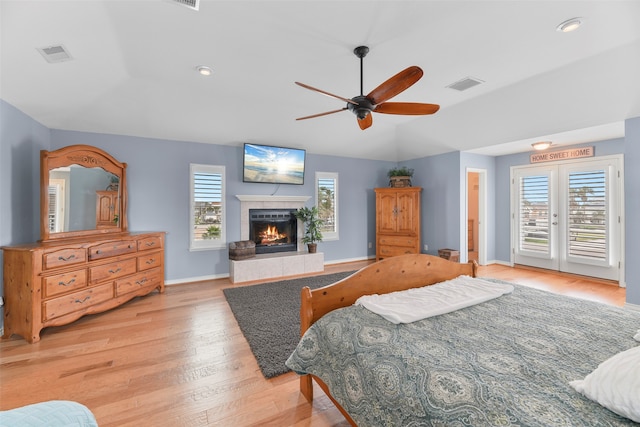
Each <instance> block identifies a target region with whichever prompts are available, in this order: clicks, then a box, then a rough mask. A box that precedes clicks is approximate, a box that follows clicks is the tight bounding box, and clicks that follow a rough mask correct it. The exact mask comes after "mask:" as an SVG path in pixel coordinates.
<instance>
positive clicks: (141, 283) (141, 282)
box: [136, 277, 147, 285]
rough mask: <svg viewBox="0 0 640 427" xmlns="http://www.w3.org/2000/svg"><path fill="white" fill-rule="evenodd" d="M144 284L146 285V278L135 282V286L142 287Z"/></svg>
mask: <svg viewBox="0 0 640 427" xmlns="http://www.w3.org/2000/svg"><path fill="white" fill-rule="evenodd" d="M145 283H147V278H146V277H145V278H144V279H142V280H136V285H144V284H145Z"/></svg>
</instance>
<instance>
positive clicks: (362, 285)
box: [300, 254, 478, 426]
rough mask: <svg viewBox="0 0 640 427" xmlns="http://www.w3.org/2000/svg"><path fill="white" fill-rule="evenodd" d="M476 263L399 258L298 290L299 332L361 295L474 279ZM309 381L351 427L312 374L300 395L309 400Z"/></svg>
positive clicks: (428, 257)
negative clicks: (331, 281) (338, 279)
mask: <svg viewBox="0 0 640 427" xmlns="http://www.w3.org/2000/svg"><path fill="white" fill-rule="evenodd" d="M477 269H478V264H477V263H476V262H475V261H471V262H469V263H467V264H459V263H457V262H451V261H448V260H446V259H444V258H439V257H437V256H433V255H423V254H420V255H402V256H397V257H391V258H386V259H383V260H382V261H379V262H376V263H374V264H371V265H368V266H367V267H364V268H363V269H361V270H359V271H357V272H355V273H353V274H352V275H351V276H349V277H346V278H344V279H342V280H340V281H338V282H336V283H333V284H331V285H327V286H324V287H322V288H318V289H314V290H311V289H309V287H308V286H305V287H304V288H302V292H301V301H300V302H301V303H300V333H301V335H303V334H304V333H305V332H306V330H307V329H309V328H310V327H311V325H312V324H313V323H315V322H316V321H317V320H318V319H320V318H321V317H322V316H324V315H325V314H326V313H328V312H330V311H332V310H335V309H337V308H340V307H346V306H350V305H352V304H353V303H355V301H356V300H357V299H358V298H359V297H360V296H362V295H370V294H387V293H390V292H395V291H403V290H406V289H411V288H418V287H422V286H427V285H433V284H434V283H439V282H443V281H445V280H450V279H454V278H456V277H458V276H462V275H467V276H471V277H476V273H477ZM312 379H313V380H315V381H316V383H318V385H319V386H320V388H321V389H322V390H323V391H324V392H325V394H326V395H327V396H328V397H329V399H331V400H332V401H333V403H334V404H335V405H336V407H337V408H338V409H339V410H340V412H341V413H342V415H344V417H345V418H346V419H347V421H349V423H350V424H351V425H353V426H355V425H356V424H355V422H354V421H353V420H352V419H351V417H350V416H349V414H347V412H346V411H345V410H344V409H343V408H342V406H340V404H339V403H338V402H336V401H335V399H334V398H333V396H331V393H329V389H328V387H327V385H326V384H325V383H324V382H323V381H322V380H321V379H320V378H318V377H316V376H315V375H311V374H308V375H303V376H301V377H300V392H301V393H302V394H303V395H304V396H305V398H306V399H307V400H308V401H309V402H310V403H311V402H312V401H313V383H312Z"/></svg>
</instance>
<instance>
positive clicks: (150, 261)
mask: <svg viewBox="0 0 640 427" xmlns="http://www.w3.org/2000/svg"><path fill="white" fill-rule="evenodd" d="M154 262H156V259H155V258H151V259H148V260H147V264H149V265H151V264H153V263H154Z"/></svg>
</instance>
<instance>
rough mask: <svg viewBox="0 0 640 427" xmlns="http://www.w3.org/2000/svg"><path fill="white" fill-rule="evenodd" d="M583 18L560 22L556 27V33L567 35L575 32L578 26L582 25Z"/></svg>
mask: <svg viewBox="0 0 640 427" xmlns="http://www.w3.org/2000/svg"><path fill="white" fill-rule="evenodd" d="M583 20H584V18H571V19H567V20H566V21H564V22H561V23H560V25H558V26H557V27H556V31H560V32H563V33H569V32H571V31H575V30H577V29H578V27H579V26H580V25H582V21H583Z"/></svg>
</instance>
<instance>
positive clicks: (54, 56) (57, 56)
mask: <svg viewBox="0 0 640 427" xmlns="http://www.w3.org/2000/svg"><path fill="white" fill-rule="evenodd" d="M37 49H38V52H40V54H41V55H42V56H43V57H44V59H46V60H47V62H50V63H55V62H64V61H70V60H72V59H73V58H72V57H71V55H70V54H69V52H68V51H67V49H66V48H65V47H64V46H62V45H58V46H49V47H39V48H37Z"/></svg>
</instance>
